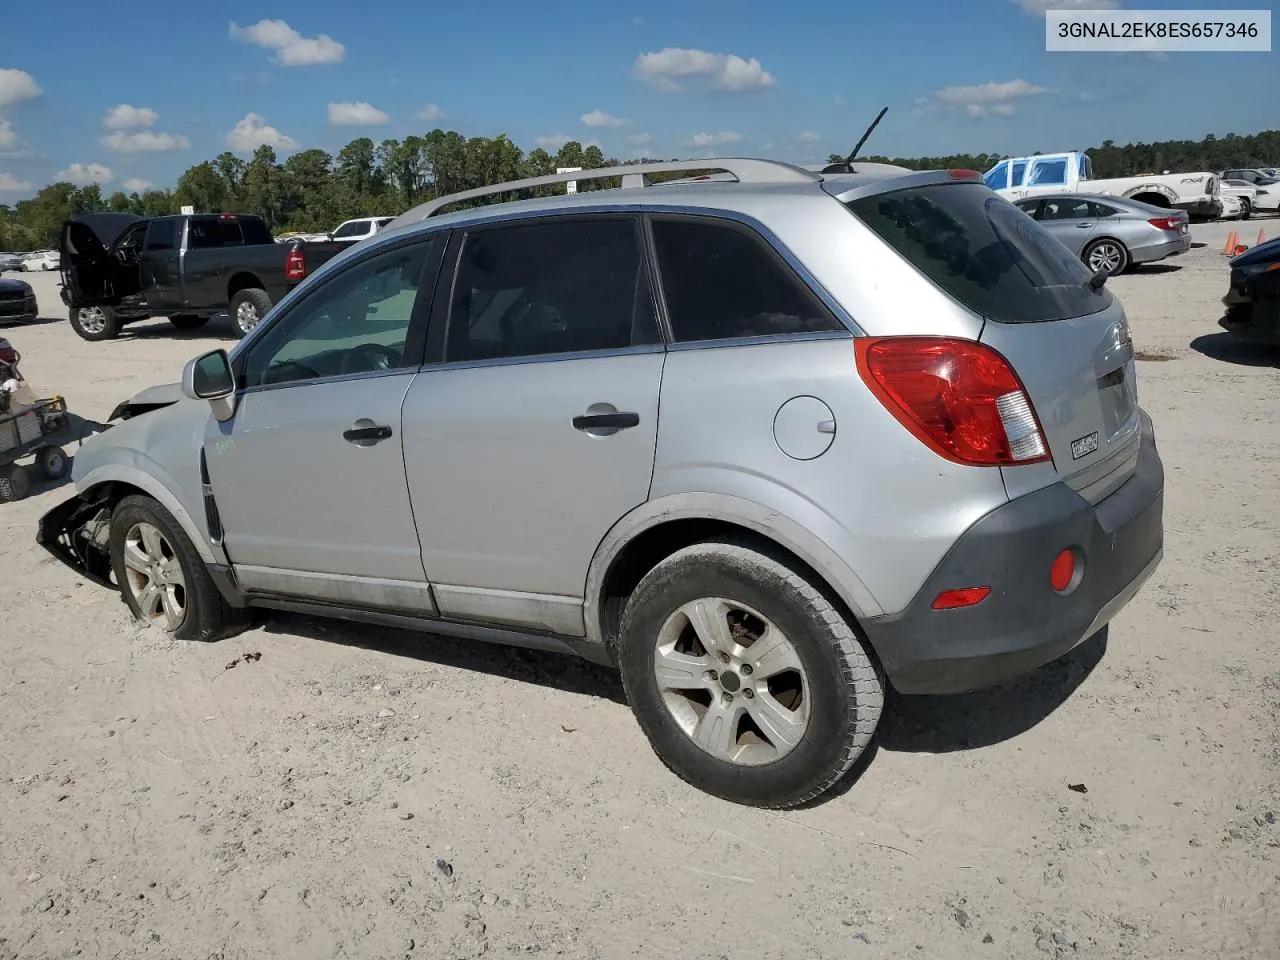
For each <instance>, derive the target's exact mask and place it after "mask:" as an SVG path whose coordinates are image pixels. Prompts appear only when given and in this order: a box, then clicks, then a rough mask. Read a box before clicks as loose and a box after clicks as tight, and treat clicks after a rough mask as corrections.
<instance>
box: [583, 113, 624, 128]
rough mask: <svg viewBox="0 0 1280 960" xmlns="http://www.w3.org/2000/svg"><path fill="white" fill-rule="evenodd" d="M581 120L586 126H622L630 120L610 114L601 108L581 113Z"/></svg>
mask: <svg viewBox="0 0 1280 960" xmlns="http://www.w3.org/2000/svg"><path fill="white" fill-rule="evenodd" d="M582 122H583V123H585V124H586V125H587V126H588V127H624V126H626V125H627V124H628V123H630V122H631V121H630V120H626V119H624V118H622V117H614V116H610V115H609V114H607V113H605V112H604V111H603V110H592V111H591V112H590V113H584V114H583V115H582Z"/></svg>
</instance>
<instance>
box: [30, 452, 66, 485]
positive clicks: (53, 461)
mask: <svg viewBox="0 0 1280 960" xmlns="http://www.w3.org/2000/svg"><path fill="white" fill-rule="evenodd" d="M36 466H37V467H39V468H40V472H41V473H43V474H44V476H45V479H46V480H61V479H62V478H63V477H65V476H66V475H67V473H68V471H70V470H71V461H70V460H69V459H67V452H66V451H65V450H63V449H62V448H61V447H41V449H40V452H39V453H37V454H36Z"/></svg>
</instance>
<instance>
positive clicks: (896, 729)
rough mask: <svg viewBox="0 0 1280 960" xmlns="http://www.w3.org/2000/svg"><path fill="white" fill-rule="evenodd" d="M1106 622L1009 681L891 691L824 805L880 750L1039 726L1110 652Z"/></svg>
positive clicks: (965, 741)
mask: <svg viewBox="0 0 1280 960" xmlns="http://www.w3.org/2000/svg"><path fill="white" fill-rule="evenodd" d="M1109 631H1110V627H1109V626H1107V627H1103V628H1102V629H1101V630H1099V631H1098V632H1097V633H1095V634H1094V635H1093V636H1092V637H1090V638H1089V639H1088V640H1086V641H1085V642H1084V643H1082V644H1080V645H1079V646H1078V647H1076V648H1075V649H1074V650H1072V651H1071V652H1070V653H1067V654H1065V655H1063V656H1062V657H1060V658H1058V659H1057V660H1055V661H1053V662H1052V663H1049V664H1046V665H1045V666H1043V667H1041V668H1040V669H1039V670H1036V671H1034V672H1033V673H1030V674H1027V675H1026V676H1024V677H1021V678H1019V679H1018V680H1014V681H1012V682H1010V683H1005V684H1001V685H1000V686H998V687H991V688H990V689H987V690H978V691H976V692H974V693H961V694H954V695H951V696H903V695H902V694H899V693H897V692H895V691H893V690H889V691H887V693H886V696H885V704H884V713H883V714H881V717H880V727H879V729H878V730H877V732H876V738H875V740H874V741H872V744H871V746H870V747H869V748H868V749H867V750H866V751H865V752H864V753H863V754H862V756H861V757H859V758H858V761H857V763H855V764H854V765H853V767H851V768H850V770H849V772H848V773H846V774H845V775H844V777H843V778H841V780H840V782H839V783H837V784H836V785H835V786H833V787H832V788H831V789H830V790H828V791H827V792H826V793H824V794H823V795H821V796H820V797H818V798H817V799H816V800H814V801H813V802H812V803H810V804H806V805H805V806H821V805H822V804H823V803H826V802H828V801H830V800H833V799H835V798H836V797H839V796H842V795H843V794H845V793H848V792H849V791H850V790H852V789H853V788H854V787H855V786H857V784H858V781H859V780H860V779H861V778H862V774H863V773H864V772H865V771H866V770H867V768H869V767H870V766H871V764H872V763H873V762H874V761H875V757H876V754H877V753H878V752H879V751H880V750H889V751H893V752H897V753H954V752H957V751H960V750H976V749H979V748H981V747H989V746H992V745H993V744H997V743H1002V742H1003V741H1005V740H1011V739H1013V738H1014V737H1017V736H1020V735H1021V734H1023V733H1026V732H1027V731H1028V730H1030V729H1031V728H1033V727H1035V726H1036V725H1037V724H1039V723H1040V722H1041V721H1043V720H1044V719H1045V718H1047V717H1048V716H1049V715H1050V714H1052V713H1053V712H1054V711H1055V710H1057V709H1058V708H1059V707H1060V706H1062V705H1063V704H1064V703H1066V702H1067V700H1069V699H1070V698H1071V695H1072V694H1074V693H1075V691H1076V688H1077V687H1079V686H1080V684H1082V683H1083V682H1084V681H1085V679H1086V678H1087V677H1088V676H1089V674H1091V673H1092V672H1093V670H1094V668H1095V667H1097V666H1098V664H1099V663H1100V662H1101V661H1102V658H1103V656H1105V655H1106V652H1107V637H1108V633H1109Z"/></svg>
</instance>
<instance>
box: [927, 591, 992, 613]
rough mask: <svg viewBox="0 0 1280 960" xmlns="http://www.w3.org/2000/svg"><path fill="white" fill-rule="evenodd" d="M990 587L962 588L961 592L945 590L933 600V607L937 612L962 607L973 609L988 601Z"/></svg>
mask: <svg viewBox="0 0 1280 960" xmlns="http://www.w3.org/2000/svg"><path fill="white" fill-rule="evenodd" d="M990 593H991V588H990V587H961V588H960V589H959V590H943V591H942V592H941V593H940V594H938V595H937V596H936V597H934V598H933V603H932V604H931V606H932V607H933V609H935V610H959V609H960V608H961V607H972V606H974V605H976V604H979V603H981V602H982V601H983V600H985V599H987V596H988V595H989V594H990Z"/></svg>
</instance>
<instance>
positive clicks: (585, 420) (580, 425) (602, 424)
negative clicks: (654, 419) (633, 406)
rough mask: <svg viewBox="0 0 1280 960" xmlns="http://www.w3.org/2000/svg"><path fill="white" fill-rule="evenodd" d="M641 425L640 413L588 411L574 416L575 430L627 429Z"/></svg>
mask: <svg viewBox="0 0 1280 960" xmlns="http://www.w3.org/2000/svg"><path fill="white" fill-rule="evenodd" d="M639 425H640V414H638V413H588V414H584V415H582V416H579V417H574V418H573V429H575V430H626V429H627V428H628V427H636V426H639Z"/></svg>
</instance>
